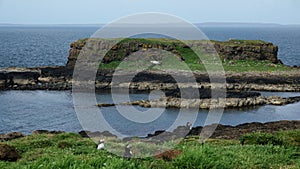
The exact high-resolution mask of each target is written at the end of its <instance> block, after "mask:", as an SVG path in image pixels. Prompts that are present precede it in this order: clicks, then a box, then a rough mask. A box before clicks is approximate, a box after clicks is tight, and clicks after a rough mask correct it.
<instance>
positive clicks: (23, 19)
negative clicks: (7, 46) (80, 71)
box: [0, 0, 300, 24]
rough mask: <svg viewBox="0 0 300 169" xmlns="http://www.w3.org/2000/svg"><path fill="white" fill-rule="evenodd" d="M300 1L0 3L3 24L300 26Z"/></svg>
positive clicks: (66, 0)
mask: <svg viewBox="0 0 300 169" xmlns="http://www.w3.org/2000/svg"><path fill="white" fill-rule="evenodd" d="M299 11H300V0H105V1H104V0H0V23H15V24H99V23H108V22H110V21H112V20H115V19H117V18H119V17H122V16H126V15H130V14H134V13H140V12H163V13H170V14H173V15H176V16H179V17H182V18H184V19H186V20H188V21H190V22H193V23H202V22H243V23H249V22H250V23H279V24H300V12H299Z"/></svg>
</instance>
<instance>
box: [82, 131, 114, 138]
mask: <svg viewBox="0 0 300 169" xmlns="http://www.w3.org/2000/svg"><path fill="white" fill-rule="evenodd" d="M78 134H79V135H81V137H83V138H90V137H117V136H116V135H113V134H111V133H110V132H109V131H103V132H100V131H96V132H91V131H84V130H83V131H80V132H78Z"/></svg>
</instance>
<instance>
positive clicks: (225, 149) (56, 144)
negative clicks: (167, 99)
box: [0, 130, 300, 169]
mask: <svg viewBox="0 0 300 169" xmlns="http://www.w3.org/2000/svg"><path fill="white" fill-rule="evenodd" d="M266 135H267V137H264V138H273V139H274V138H276V139H280V141H281V143H282V144H280V145H277V144H273V142H270V143H269V144H264V145H261V144H258V143H257V142H255V141H254V142H253V141H252V142H250V140H255V139H257V138H258V137H261V136H266ZM299 137H300V130H294V131H281V132H278V133H276V134H263V133H253V134H247V135H246V136H245V139H246V140H247V141H248V143H249V144H248V143H247V141H246V144H245V145H243V146H242V145H241V144H240V143H239V140H220V139H211V140H208V141H207V142H206V143H205V144H200V143H199V142H198V138H197V137H196V136H194V137H189V138H187V139H185V140H184V141H182V142H181V143H180V144H178V145H176V146H175V149H179V150H182V152H183V153H182V155H180V156H179V157H177V158H175V159H173V160H172V161H163V160H156V159H154V158H151V157H148V158H145V159H130V160H127V159H123V158H121V157H118V156H116V155H114V154H112V153H109V152H107V151H105V150H104V151H102V150H101V151H98V150H96V147H95V146H96V144H95V143H94V142H93V141H92V140H91V139H87V138H82V137H81V136H79V135H78V134H73V133H63V134H58V135H46V134H42V135H31V136H27V137H25V138H20V139H16V140H12V141H8V142H5V143H6V144H9V145H12V146H14V147H16V149H17V151H18V152H20V154H21V156H22V158H21V159H20V160H18V161H17V162H3V161H0V168H1V169H2V168H3V169H5V168H9V169H11V168H28V169H29V168H32V169H36V168H43V169H52V168H53V169H54V168H55V169H56V168H72V169H74V168H87V169H89V168H115V169H117V168H165V169H167V168H222V169H223V168H225V169H226V168H247V169H248V168H299V167H300V153H299V151H300V148H299V143H300V138H299ZM116 143H117V142H116ZM120 144H121V143H120ZM133 147H137V146H136V145H134V146H133Z"/></svg>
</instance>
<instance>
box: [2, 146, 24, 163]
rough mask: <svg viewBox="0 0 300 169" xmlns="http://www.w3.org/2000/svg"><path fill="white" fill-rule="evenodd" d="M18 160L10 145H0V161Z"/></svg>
mask: <svg viewBox="0 0 300 169" xmlns="http://www.w3.org/2000/svg"><path fill="white" fill-rule="evenodd" d="M19 158H20V155H19V153H18V152H17V151H16V149H15V148H14V147H12V146H10V145H7V144H3V143H0V160H1V161H17V160H18V159H19Z"/></svg>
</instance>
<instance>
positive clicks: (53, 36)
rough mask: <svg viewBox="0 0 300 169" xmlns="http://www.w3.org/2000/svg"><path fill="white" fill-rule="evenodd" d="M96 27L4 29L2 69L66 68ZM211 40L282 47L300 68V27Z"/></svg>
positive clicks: (211, 30)
mask: <svg viewBox="0 0 300 169" xmlns="http://www.w3.org/2000/svg"><path fill="white" fill-rule="evenodd" d="M97 30H98V28H96V27H94V28H93V27H88V28H83V27H0V44H1V45H0V46H1V47H0V67H10V66H19V67H29V66H30V67H33V66H48V65H65V64H66V62H67V56H68V51H69V46H70V43H71V42H73V41H75V40H77V39H80V38H87V37H90V36H91V35H92V34H93V33H94V32H95V31H97ZM201 30H202V31H203V32H204V33H205V34H206V35H207V37H208V38H209V39H213V40H222V41H224V40H228V39H229V38H233V39H255V40H257V39H259V40H264V41H268V42H272V43H274V44H276V45H278V46H279V58H280V59H281V60H282V61H283V63H285V64H287V65H299V66H300V47H299V44H300V27H287V26H280V27H265V28H264V27H256V28H245V27H204V28H201Z"/></svg>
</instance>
